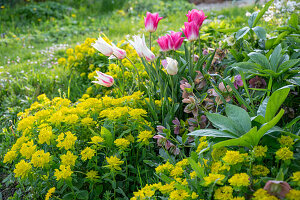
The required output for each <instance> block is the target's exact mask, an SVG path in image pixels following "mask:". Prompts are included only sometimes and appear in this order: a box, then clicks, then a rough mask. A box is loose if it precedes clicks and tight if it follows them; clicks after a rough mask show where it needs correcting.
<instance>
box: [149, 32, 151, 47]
mask: <svg viewBox="0 0 300 200" xmlns="http://www.w3.org/2000/svg"><path fill="white" fill-rule="evenodd" d="M149 46H150V51H151V32H150V39H149Z"/></svg>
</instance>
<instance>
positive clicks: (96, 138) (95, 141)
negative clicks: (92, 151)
mask: <svg viewBox="0 0 300 200" xmlns="http://www.w3.org/2000/svg"><path fill="white" fill-rule="evenodd" d="M91 140H92V141H91V142H90V143H92V144H95V145H99V144H100V143H102V142H104V138H103V137H100V136H94V137H92V138H91Z"/></svg>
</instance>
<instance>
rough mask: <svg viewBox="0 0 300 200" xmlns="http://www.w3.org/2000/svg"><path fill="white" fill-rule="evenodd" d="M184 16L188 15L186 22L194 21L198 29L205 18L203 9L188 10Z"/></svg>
mask: <svg viewBox="0 0 300 200" xmlns="http://www.w3.org/2000/svg"><path fill="white" fill-rule="evenodd" d="M186 16H187V17H188V22H195V23H196V24H197V26H198V28H199V29H200V27H201V26H202V23H203V21H204V20H205V19H206V18H207V16H205V14H204V12H203V10H201V11H200V10H197V9H193V10H191V11H189V12H188V14H187V15H186Z"/></svg>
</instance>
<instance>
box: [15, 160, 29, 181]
mask: <svg viewBox="0 0 300 200" xmlns="http://www.w3.org/2000/svg"><path fill="white" fill-rule="evenodd" d="M31 169H32V167H31V164H30V163H28V162H26V161H25V160H21V161H20V162H19V163H18V164H16V169H15V170H14V173H15V177H21V178H24V177H26V176H27V175H28V173H29V172H30V171H31Z"/></svg>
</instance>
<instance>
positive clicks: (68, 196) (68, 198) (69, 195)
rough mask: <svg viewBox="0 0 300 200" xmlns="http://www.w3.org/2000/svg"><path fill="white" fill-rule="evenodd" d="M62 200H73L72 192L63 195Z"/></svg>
mask: <svg viewBox="0 0 300 200" xmlns="http://www.w3.org/2000/svg"><path fill="white" fill-rule="evenodd" d="M62 199H63V200H74V195H73V193H72V192H70V193H67V194H65V195H64V196H63V198H62Z"/></svg>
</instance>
